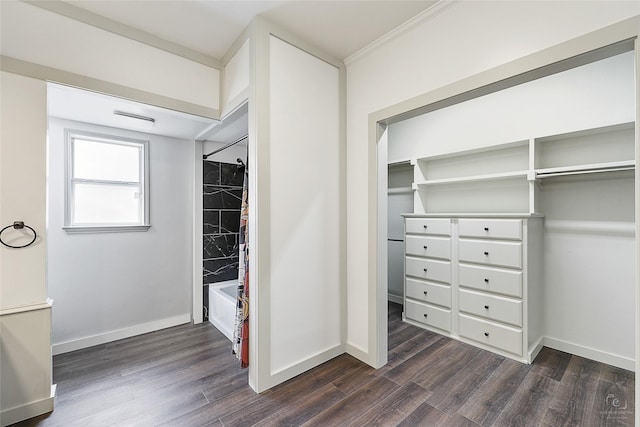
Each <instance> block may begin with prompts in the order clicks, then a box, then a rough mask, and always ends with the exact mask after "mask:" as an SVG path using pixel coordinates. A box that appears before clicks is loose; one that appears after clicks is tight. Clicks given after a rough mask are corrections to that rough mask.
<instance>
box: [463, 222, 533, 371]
mask: <svg viewBox="0 0 640 427" xmlns="http://www.w3.org/2000/svg"><path fill="white" fill-rule="evenodd" d="M455 237H456V239H457V244H458V256H457V259H456V263H455V264H456V265H455V268H457V273H458V274H457V283H456V285H457V288H458V316H459V317H458V319H459V322H458V325H459V329H458V333H459V335H460V338H461V339H462V340H470V341H471V342H473V343H474V344H477V345H480V346H481V347H483V348H486V349H488V350H491V351H495V352H497V353H501V354H504V355H506V356H508V357H511V358H515V359H518V360H521V361H523V362H526V363H531V362H532V361H533V359H534V358H535V356H536V355H537V353H538V352H539V351H540V348H541V346H542V310H541V309H542V283H541V274H542V269H541V257H542V218H539V217H523V218H508V219H507V218H505V219H495V218H493V219H492V218H459V219H458V220H457V233H456V234H455Z"/></svg>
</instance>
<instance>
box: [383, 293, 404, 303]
mask: <svg viewBox="0 0 640 427" xmlns="http://www.w3.org/2000/svg"><path fill="white" fill-rule="evenodd" d="M387 299H388V300H389V301H391V302H395V303H396V304H401V305H402V304H404V301H403V298H402V295H396V294H392V293H391V292H389V293H388V294H387Z"/></svg>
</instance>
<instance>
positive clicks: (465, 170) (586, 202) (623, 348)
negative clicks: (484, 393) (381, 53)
mask: <svg viewBox="0 0 640 427" xmlns="http://www.w3.org/2000/svg"><path fill="white" fill-rule="evenodd" d="M632 49H633V45H631V44H629V45H628V46H627V47H626V48H624V47H623V48H621V49H618V50H616V51H615V52H614V51H612V50H609V51H607V50H602V51H601V52H600V54H599V57H598V58H597V60H591V61H584V60H583V61H582V62H581V63H578V62H576V61H575V60H574V62H573V63H572V62H571V60H568V61H566V62H565V63H564V65H563V66H562V71H560V72H555V73H548V74H547V75H546V76H544V77H541V78H537V79H533V80H532V79H529V81H526V82H524V83H521V84H518V85H514V86H511V87H507V88H503V89H502V90H498V91H493V92H491V93H487V94H485V95H483V96H479V97H475V98H471V99H467V100H465V101H464V102H458V103H450V104H451V105H448V106H446V107H444V108H439V109H432V111H429V112H425V113H424V114H421V115H416V116H413V117H410V118H406V119H403V120H397V121H391V123H390V124H388V127H387V128H386V131H385V132H386V134H385V141H384V144H386V147H387V170H386V176H384V175H385V173H384V172H382V174H380V172H379V176H380V177H381V178H382V179H384V180H386V182H387V187H388V191H387V213H386V215H387V224H388V225H387V227H388V234H387V250H388V276H387V277H388V299H389V300H390V301H394V302H400V303H404V304H405V306H404V311H405V315H404V316H405V320H407V321H409V322H410V323H413V324H415V325H418V326H422V327H424V328H426V329H430V330H433V331H435V332H439V333H442V334H444V335H447V336H450V337H452V338H454V339H460V340H462V341H465V342H469V343H471V344H477V345H479V346H480V347H482V348H485V349H487V350H490V351H495V352H497V353H500V354H503V355H506V356H508V357H512V358H514V359H517V360H521V361H524V362H531V359H532V358H535V355H536V354H537V351H539V348H541V347H542V346H547V347H551V348H554V349H557V350H561V351H565V352H569V353H572V354H577V355H579V356H583V357H586V358H590V359H594V360H597V361H600V362H604V363H608V364H611V365H614V366H618V367H622V368H624V369H628V370H634V364H635V344H634V343H635V328H634V319H635V280H636V277H635V269H636V266H635V263H636V256H635V245H636V236H635V210H634V209H635V201H634V191H635V186H634V185H635V184H634V180H635V174H634V170H635V163H636V159H635V143H636V142H635V135H636V130H635V126H636V124H635V117H636V110H635V108H636V99H635V96H634V93H635V78H636V77H635V72H636V71H635V56H634V52H633V50H632ZM505 86H507V85H504V86H503V87H505ZM485 93H486V92H485ZM381 167H383V166H382V165H381ZM402 214H409V215H405V217H406V218H407V221H412V220H414V219H415V218H421V220H422V221H426V220H428V221H432V220H434V219H438V220H442V221H448V222H447V224H448V225H447V226H446V227H445V230H444V231H441V232H435V234H431V233H430V232H427V231H425V230H426V224H427V223H426V222H425V223H424V224H425V229H424V230H422V229H420V230H418V231H416V229H412V227H413V225H411V226H410V225H409V222H407V223H406V224H407V226H406V228H405V220H404V218H403V216H402ZM476 220H477V221H480V220H487V221H492V224H496V225H502V224H503V223H505V224H506V223H507V222H509V221H512V222H513V223H514V224H516V223H517V224H524V227H525V228H524V231H522V229H521V231H520V232H519V233H524V235H523V236H524V237H523V236H521V235H520V234H517V233H516V234H510V233H511V232H505V233H506V234H502V235H499V236H497V237H496V236H490V235H486V236H484V235H479V234H477V235H476V234H474V233H475V231H469V228H468V227H467V226H468V225H469V224H474V223H472V222H471V221H476ZM514 221H515V222H514ZM518 221H520V222H518ZM534 223H535V224H537V223H539V224H540V227H539V228H540V229H539V230H536V227H537V226H535V227H534V228H531V224H534ZM421 224H422V223H421ZM527 224H529V227H530V228H529V229H527V228H526V227H527ZM414 225H415V224H414ZM465 227H467V228H465ZM518 227H519V226H518ZM487 228H488V226H485V227H484V230H485V231H487V233H489V231H488V230H487ZM419 239H423V240H424V239H427V240H429V239H430V240H429V242H430V243H429V244H430V245H431V244H432V243H433V244H442V245H445V243H446V245H445V246H443V247H442V248H441V250H440V251H439V252H437V253H436V254H435V255H429V254H427V252H426V250H427V244H426V243H425V244H424V251H425V252H424V253H417V252H416V251H417V249H416V248H413V247H410V246H412V245H413V246H415V242H417V241H418V240H419ZM427 240H424V241H425V242H426V241H427ZM420 242H422V240H420ZM488 243H490V244H494V245H502V246H497V247H499V248H500V249H501V250H502V249H503V248H505V247H507V246H508V245H520V246H518V247H522V248H523V249H521V250H522V252H518V254H517V257H516V258H517V261H518V262H517V263H514V264H510V263H509V262H507V263H506V264H504V263H503V261H488V260H486V259H484V258H482V257H480V258H477V259H475V258H473V256H469V255H468V254H466V253H465V251H467V250H469V247H471V246H472V245H475V244H478V245H482V244H488ZM419 249H420V251H422V250H423V245H422V243H420V247H419ZM518 250H520V249H518ZM488 252H489V251H485V252H484V256H485V257H489V254H488ZM417 262H426V263H429V262H431V263H435V265H437V266H438V267H442V268H443V269H444V271H445V272H446V274H444V275H440V276H438V275H435V276H431V277H430V276H429V275H428V273H427V268H426V267H425V268H424V274H425V276H424V277H421V275H422V274H423V269H422V265H420V269H416V267H415V265H414V264H415V263H417ZM501 263H502V264H501ZM470 270H473V271H475V272H478V271H479V272H482V271H489V270H491V271H493V270H496V271H498V273H501V274H502V273H504V274H505V275H507V273H508V274H511V275H512V274H522V275H524V279H522V282H521V283H522V284H521V285H519V286H520V287H518V288H517V290H516V291H514V290H513V289H511V290H510V289H508V288H502V289H501V288H498V287H497V288H494V289H488V290H487V289H479V285H478V286H475V285H473V284H471V283H470V282H469V280H468V279H467V276H465V275H468V274H469V271H470ZM474 274H475V273H474ZM478 274H480V273H478ZM483 277H484V276H483ZM488 280H489V279H488V276H487V277H485V278H484V281H485V282H488ZM519 283H520V282H519ZM416 286H418V287H420V288H419V291H420V292H416ZM423 290H424V294H423ZM428 292H429V297H427V293H428ZM418 294H419V295H418ZM431 295H434V296H433V297H431ZM432 298H433V299H432ZM487 298H488V299H487ZM489 300H490V301H492V303H495V304H496V305H497V304H498V303H500V304H506V305H508V308H507V309H505V312H504V313H502V312H501V313H496V314H495V315H490V314H489V313H488V312H489V304H488V303H486V302H485V303H482V304H483V306H479V307H480V308H478V310H476V309H475V308H474V307H475V306H474V304H476V301H478V303H479V301H489ZM491 306H492V307H494V305H493V304H491ZM408 307H409V311H410V312H411V310H414V308H415V307H417V308H418V309H420V310H422V309H424V315H423V312H422V311H420V312H419V313H417V312H415V313H413V314H412V313H408V312H407V310H408ZM514 307H515V308H514ZM511 308H514V310H515V311H514V312H513V316H511V314H509V313H507V312H509V310H511ZM429 310H431V311H433V312H434V313H435V314H429V316H432V317H430V318H429V319H432V318H433V319H436V318H437V319H438V320H433V321H432V320H427V311H429ZM505 313H506V314H505ZM423 316H424V317H423ZM438 316H441V317H438ZM418 317H419V319H418ZM468 322H475V323H472V326H469V325H470V323H468ZM485 324H490V326H491V327H496V328H498V329H499V330H500V331H507V332H509V333H513V334H524V336H525V342H524V344H523V346H525V347H526V346H527V345H529V346H530V348H528V349H527V348H523V349H521V350H519V347H518V346H519V345H520V344H518V342H517V339H516V344H517V345H516V348H517V350H514V347H513V346H511V344H509V343H507V344H504V343H502V342H498V343H496V344H494V343H492V342H490V341H489V340H487V341H483V337H478V338H475V337H473V336H472V335H473V334H472V333H471V331H470V329H473V328H474V327H475V326H476V325H485ZM478 328H480V326H478ZM483 331H484V330H480V329H478V332H480V333H482V332H483ZM527 333H528V334H529V340H528V341H529V342H528V343H527V339H526V336H527ZM491 334H493V332H491ZM484 336H485V337H489V332H488V330H487V331H484ZM481 338H482V339H481ZM536 347H538V348H537V350H536ZM527 353H528V356H527Z"/></svg>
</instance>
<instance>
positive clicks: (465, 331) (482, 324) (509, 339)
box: [459, 314, 522, 356]
mask: <svg viewBox="0 0 640 427" xmlns="http://www.w3.org/2000/svg"><path fill="white" fill-rule="evenodd" d="M459 320H460V325H459V326H460V336H462V337H465V338H468V339H470V340H473V341H476V342H479V343H482V344H485V345H489V346H491V347H494V348H497V349H500V350H504V351H506V352H509V353H512V354H515V355H518V356H522V330H520V329H517V328H511V327H509V326H503V325H499V324H497V323H494V322H491V321H488V320H482V319H477V318H474V317H470V316H466V315H464V314H461V315H460V316H459Z"/></svg>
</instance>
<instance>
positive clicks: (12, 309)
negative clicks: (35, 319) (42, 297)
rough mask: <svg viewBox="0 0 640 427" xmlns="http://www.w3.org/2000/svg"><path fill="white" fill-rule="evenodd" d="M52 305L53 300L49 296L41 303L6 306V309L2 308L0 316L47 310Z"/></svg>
mask: <svg viewBox="0 0 640 427" xmlns="http://www.w3.org/2000/svg"><path fill="white" fill-rule="evenodd" d="M52 306H53V300H52V299H51V298H47V300H46V301H45V302H42V303H40V304H30V305H23V306H20V307H10V308H5V309H4V310H0V316H8V315H10V314H18V313H26V312H29V311H36V310H46V309H50V308H51V307H52Z"/></svg>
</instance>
